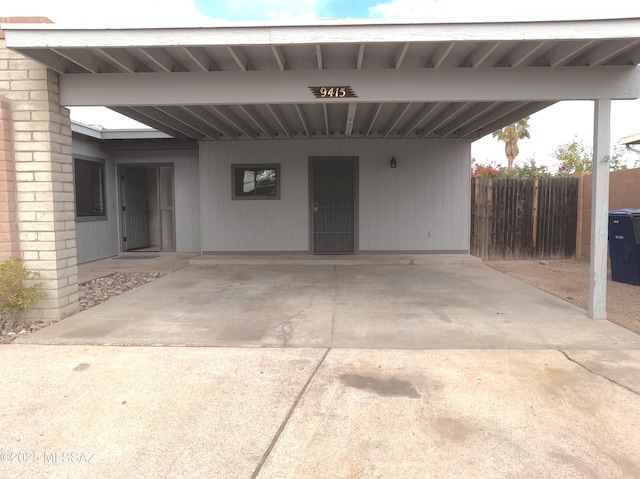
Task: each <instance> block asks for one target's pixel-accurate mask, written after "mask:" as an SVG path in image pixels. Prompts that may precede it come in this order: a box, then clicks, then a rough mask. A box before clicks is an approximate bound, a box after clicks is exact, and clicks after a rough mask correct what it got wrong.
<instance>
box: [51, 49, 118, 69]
mask: <svg viewBox="0 0 640 479" xmlns="http://www.w3.org/2000/svg"><path fill="white" fill-rule="evenodd" d="M53 52H55V53H56V54H57V55H59V56H61V57H62V58H65V59H67V60H69V61H70V62H72V63H75V64H76V65H78V66H79V67H80V68H83V69H85V70H87V71H89V72H91V73H98V72H103V73H104V72H107V73H115V72H117V71H119V70H118V69H116V68H114V67H112V66H111V65H109V64H108V63H106V62H100V61H99V59H97V58H96V57H95V56H93V55H92V54H91V53H90V52H88V51H86V50H76V49H74V50H70V49H65V50H56V49H53Z"/></svg>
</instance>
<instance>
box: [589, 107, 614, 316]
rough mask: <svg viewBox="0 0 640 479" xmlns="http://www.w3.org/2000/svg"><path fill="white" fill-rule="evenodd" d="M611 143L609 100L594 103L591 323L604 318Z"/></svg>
mask: <svg viewBox="0 0 640 479" xmlns="http://www.w3.org/2000/svg"><path fill="white" fill-rule="evenodd" d="M610 143H611V100H610V99H600V100H595V114H594V128H593V175H592V195H591V262H590V265H589V317H591V318H593V319H606V317H607V239H608V229H609V226H608V224H609V160H610V148H611V147H610Z"/></svg>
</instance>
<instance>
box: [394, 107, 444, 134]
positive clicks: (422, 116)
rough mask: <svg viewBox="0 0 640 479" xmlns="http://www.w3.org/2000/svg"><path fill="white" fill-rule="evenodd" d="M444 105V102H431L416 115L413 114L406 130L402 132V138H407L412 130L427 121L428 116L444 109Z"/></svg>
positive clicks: (432, 115)
mask: <svg viewBox="0 0 640 479" xmlns="http://www.w3.org/2000/svg"><path fill="white" fill-rule="evenodd" d="M446 105H447V104H446V103H431V104H428V105H426V106H425V107H424V108H423V109H422V110H420V111H419V112H418V114H417V115H416V116H414V117H413V118H412V119H411V120H410V121H409V126H408V128H407V131H405V132H404V135H403V136H402V138H407V137H408V136H409V135H410V134H411V132H412V131H414V130H417V129H418V128H419V127H420V125H422V124H423V123H424V122H425V121H427V120H428V119H429V118H433V117H434V116H435V115H437V114H438V113H440V112H441V111H442V110H444V108H445V107H446Z"/></svg>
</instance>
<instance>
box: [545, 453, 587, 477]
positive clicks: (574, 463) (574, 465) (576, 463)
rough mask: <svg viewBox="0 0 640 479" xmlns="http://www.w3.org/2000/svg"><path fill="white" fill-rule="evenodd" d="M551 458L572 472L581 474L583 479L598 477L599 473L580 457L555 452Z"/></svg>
mask: <svg viewBox="0 0 640 479" xmlns="http://www.w3.org/2000/svg"><path fill="white" fill-rule="evenodd" d="M551 457H553V458H554V459H555V460H556V461H558V462H559V463H560V464H564V465H565V466H568V467H569V468H571V469H572V470H574V471H576V472H578V473H580V475H582V477H598V471H596V470H595V469H594V468H593V467H592V466H591V465H590V464H589V463H588V462H587V461H585V460H584V459H582V458H580V457H578V456H574V455H570V454H565V453H564V452H553V453H551Z"/></svg>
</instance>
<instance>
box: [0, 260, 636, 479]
mask: <svg viewBox="0 0 640 479" xmlns="http://www.w3.org/2000/svg"><path fill="white" fill-rule="evenodd" d="M239 259H240V258H239ZM239 259H233V258H192V259H188V258H187V259H185V258H181V259H179V261H178V260H177V259H176V258H174V259H173V260H171V261H169V260H166V259H165V260H163V261H159V262H156V263H155V264H154V263H153V261H154V260H144V261H149V262H148V263H146V265H147V266H145V267H146V268H147V269H148V270H150V271H155V270H157V269H161V268H165V269H166V270H168V269H171V270H172V271H174V272H173V273H171V274H168V275H167V276H165V277H163V278H161V279H159V280H157V281H155V282H153V283H150V284H148V285H146V286H143V287H141V288H139V289H137V290H134V291H131V292H129V293H126V294H124V295H122V296H119V297H117V298H114V299H111V300H109V301H108V302H106V303H104V304H102V305H100V306H98V307H96V308H93V309H91V310H87V311H85V312H83V313H80V314H77V315H75V316H72V317H70V318H67V319H65V320H63V321H61V322H59V323H57V324H54V325H52V326H50V327H48V328H45V329H43V330H41V331H39V332H37V333H35V334H32V335H29V336H27V337H25V338H23V339H21V340H20V342H21V343H31V344H12V345H7V346H3V347H0V377H2V379H3V381H2V383H0V403H2V404H3V408H1V409H0V422H1V423H2V425H3V439H2V443H1V444H0V446H1V448H0V461H1V462H2V463H3V464H2V473H1V475H2V477H7V478H22V477H48V478H54V479H55V478H72V479H76V478H78V479H80V478H83V479H84V478H102V477H154V478H175V477H182V478H199V477H211V478H220V479H228V478H234V479H235V478H238V479H267V478H274V479H275V478H277V479H287V478H291V479H300V478H304V479H328V478H332V479H334V478H341V479H356V478H357V479H380V478H396V477H402V478H408V479H413V478H415V479H423V478H427V477H428V478H451V477H456V478H470V479H482V478H487V479H495V478H515V477H535V478H543V479H544V478H548V479H552V478H553V479H555V478H558V477H562V478H575V479H584V478H629V479H631V478H636V477H640V461H639V460H638V454H637V451H638V450H640V400H639V397H638V395H639V394H640V336H638V335H635V334H633V333H631V332H629V331H627V330H625V329H623V328H621V327H619V326H616V325H614V324H612V323H609V322H607V321H596V320H592V319H589V318H588V317H587V315H586V313H585V312H584V311H582V310H580V309H577V308H575V307H573V306H571V305H569V304H568V303H565V302H563V301H561V300H559V299H557V298H555V297H553V296H550V295H547V294H545V293H542V292H540V291H538V290H536V289H535V288H532V287H530V286H527V285H525V284H523V283H521V282H519V281H517V280H514V279H512V278H510V277H507V276H505V275H503V274H501V273H498V272H496V271H494V270H491V269H490V268H487V267H485V266H483V265H482V264H481V263H480V262H479V261H477V260H474V259H473V258H470V257H466V256H464V257H462V256H461V257H456V258H443V257H433V258H430V259H429V258H410V257H401V258H396V259H393V260H392V259H391V258H389V257H387V258H379V259H378V260H376V261H378V263H377V264H374V263H375V261H374V260H373V259H372V260H370V261H369V262H365V261H364V260H365V259H366V258H355V259H354V258H351V261H355V262H356V263H359V264H346V263H345V262H346V261H349V259H340V258H337V259H328V260H327V259H325V260H324V262H323V261H318V260H317V259H313V260H309V259H306V258H294V259H291V258H277V259H276V260H275V261H273V258H272V261H271V262H269V263H268V264H264V263H265V262H267V259H268V258H254V259H253V260H247V259H243V264H238V263H239V261H238V260H239ZM112 261H121V262H126V261H125V260H112ZM189 261H191V262H192V263H193V264H190V265H187V263H188V262H189ZM308 261H314V262H315V263H314V264H311V265H310V264H305V263H306V262H308ZM363 262H364V264H362V263H363ZM161 263H162V264H164V266H163V265H162V264H161ZM174 263H175V264H174ZM219 263H224V264H219ZM381 263H384V264H381ZM390 263H391V264H390ZM106 264H107V265H109V264H111V263H108V262H107V263H106ZM117 264H121V263H120V262H119V263H117ZM103 267H104V265H98V264H93V266H92V268H94V270H96V271H97V270H98V269H100V268H103ZM132 267H133V266H132ZM123 268H124V266H123ZM154 268H155V269H154ZM98 344H101V345H110V346H93V345H98ZM134 345H137V346H134ZM142 345H145V346H151V345H153V346H156V347H143V346H142ZM178 345H192V346H196V345H197V346H216V347H166V346H178ZM65 453H66V454H65Z"/></svg>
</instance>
